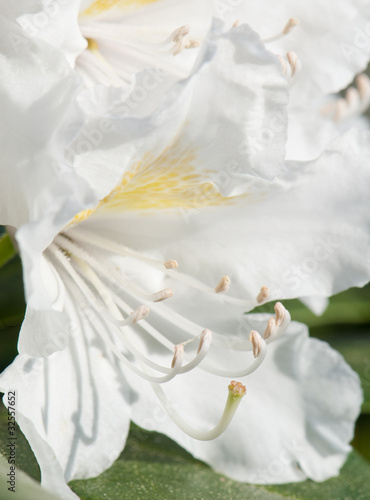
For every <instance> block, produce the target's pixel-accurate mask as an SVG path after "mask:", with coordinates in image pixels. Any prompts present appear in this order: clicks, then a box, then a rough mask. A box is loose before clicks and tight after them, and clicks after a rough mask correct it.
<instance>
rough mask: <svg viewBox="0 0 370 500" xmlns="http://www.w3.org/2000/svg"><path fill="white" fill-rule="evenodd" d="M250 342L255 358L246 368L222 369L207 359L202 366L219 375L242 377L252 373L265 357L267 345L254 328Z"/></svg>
mask: <svg viewBox="0 0 370 500" xmlns="http://www.w3.org/2000/svg"><path fill="white" fill-rule="evenodd" d="M249 342H250V343H251V344H252V347H253V355H254V358H255V359H254V361H253V362H252V363H251V364H250V365H249V366H247V367H246V368H243V369H242V370H235V368H234V369H231V370H221V369H220V368H218V367H215V366H213V365H211V364H210V363H207V361H206V362H205V363H203V365H202V368H204V369H205V370H206V371H207V372H209V373H213V375H218V376H219V377H235V378H241V377H246V376H247V375H250V374H251V373H253V372H254V371H256V370H257V368H258V367H259V366H260V365H261V363H262V361H263V360H264V359H265V357H266V353H267V345H266V342H265V341H264V339H263V338H262V337H261V335H260V334H259V333H258V332H256V331H254V330H253V331H252V332H251V333H250V335H249Z"/></svg>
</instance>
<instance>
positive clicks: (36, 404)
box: [0, 316, 130, 498]
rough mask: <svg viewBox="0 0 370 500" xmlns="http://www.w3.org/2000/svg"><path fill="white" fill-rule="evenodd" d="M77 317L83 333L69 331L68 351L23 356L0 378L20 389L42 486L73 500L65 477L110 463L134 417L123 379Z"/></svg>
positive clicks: (22, 416)
mask: <svg viewBox="0 0 370 500" xmlns="http://www.w3.org/2000/svg"><path fill="white" fill-rule="evenodd" d="M80 319H81V320H82V321H84V331H83V334H81V332H79V331H74V332H72V333H71V335H70V337H71V338H70V342H69V344H68V347H67V348H66V349H64V350H62V351H59V352H57V353H54V354H53V355H51V356H50V357H49V358H38V359H35V358H30V357H29V356H26V355H20V356H18V357H17V358H16V360H15V361H14V362H13V364H12V365H11V366H10V367H8V369H7V370H6V371H5V372H4V373H3V374H2V375H1V378H0V386H1V390H2V391H3V392H7V391H8V390H15V391H16V397H17V420H18V422H19V425H20V427H21V429H22V431H23V433H24V434H25V436H26V438H27V439H28V441H29V442H30V445H31V447H32V449H33V451H34V453H35V455H36V458H37V460H38V462H39V464H40V468H41V475H42V484H43V486H44V487H45V488H47V489H49V490H51V491H53V492H56V493H58V494H60V495H61V496H62V497H63V498H76V497H75V496H74V495H71V493H70V491H69V490H68V489H67V487H66V484H65V483H66V482H68V481H70V480H72V479H83V478H89V477H94V476H96V475H98V474H100V473H101V472H103V471H104V470H106V469H107V468H108V467H110V465H111V464H112V463H113V462H114V460H115V459H116V458H117V457H118V455H119V454H120V452H121V451H122V449H123V447H124V444H125V441H126V436H127V433H128V429H129V419H130V409H129V387H128V386H127V384H126V382H125V378H124V376H123V374H122V372H121V370H120V368H119V366H118V367H117V366H116V365H115V363H114V362H113V363H112V362H111V359H109V357H107V353H106V352H105V349H104V346H102V345H101V343H100V342H99V338H96V336H95V334H94V331H93V329H92V327H91V325H90V324H89V323H88V322H87V321H85V320H84V319H83V318H82V316H81V317H80ZM71 321H72V322H77V321H78V319H77V317H76V316H75V317H73V316H71ZM55 326H56V327H57V325H55ZM75 326H76V325H75ZM47 327H48V325H47V324H45V323H44V324H43V328H47ZM5 402H6V400H5Z"/></svg>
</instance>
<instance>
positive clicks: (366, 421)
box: [0, 228, 370, 500]
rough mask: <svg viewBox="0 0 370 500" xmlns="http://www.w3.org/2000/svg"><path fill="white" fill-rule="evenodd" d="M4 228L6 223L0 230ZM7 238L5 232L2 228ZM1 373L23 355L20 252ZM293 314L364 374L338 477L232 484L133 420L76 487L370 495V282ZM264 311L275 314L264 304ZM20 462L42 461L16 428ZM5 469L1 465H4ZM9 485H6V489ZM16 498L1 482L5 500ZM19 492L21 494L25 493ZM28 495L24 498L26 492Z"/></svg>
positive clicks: (1, 421)
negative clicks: (120, 442) (349, 449)
mask: <svg viewBox="0 0 370 500" xmlns="http://www.w3.org/2000/svg"><path fill="white" fill-rule="evenodd" d="M2 231H3V229H2V228H0V233H1V232H2ZM0 236H1V234H0ZM1 264H3V265H2V267H1V268H0V371H2V370H3V369H5V368H6V367H7V366H8V365H9V364H10V363H11V362H12V360H13V359H14V357H15V356H16V354H17V338H18V332H19V328H20V326H21V323H22V320H23V316H24V311H25V302H24V296H23V283H22V269H21V262H20V259H19V257H17V256H16V257H14V258H12V259H10V260H9V261H8V262H7V263H5V264H4V263H1V262H0V266H1ZM284 305H285V306H286V307H287V308H288V310H289V311H290V312H291V315H292V319H294V320H296V321H301V322H303V323H306V324H307V325H309V327H310V333H311V335H312V336H314V337H317V338H319V339H322V340H325V341H327V342H329V344H330V345H331V346H332V347H334V348H335V349H337V350H338V351H339V352H340V353H341V354H342V355H343V356H344V357H345V359H346V360H347V361H348V363H349V364H350V365H351V366H352V368H353V369H354V370H356V371H357V373H358V374H359V376H360V378H361V382H362V387H363V390H364V396H365V397H364V404H363V407H362V414H361V416H360V418H359V419H358V422H357V426H356V435H355V438H354V441H353V446H354V448H355V449H356V450H357V451H356V452H354V453H352V454H351V456H350V458H349V460H348V462H347V464H346V465H345V466H344V468H343V470H342V473H341V475H340V477H339V478H335V479H331V480H329V481H326V482H325V483H320V484H316V483H313V482H311V481H306V482H304V483H299V484H293V485H281V486H251V485H246V484H241V483H236V482H233V481H231V480H229V479H227V478H225V477H223V476H221V475H218V474H216V473H215V472H213V471H211V470H210V469H209V468H208V467H207V466H206V465H205V464H203V463H201V462H199V461H197V460H194V459H193V458H192V457H191V456H190V455H189V454H188V453H187V452H185V451H184V450H182V449H181V448H180V447H179V446H178V445H177V444H176V443H174V442H172V441H171V440H170V439H168V438H166V437H164V436H161V435H159V434H157V433H151V432H147V431H143V430H142V429H139V428H137V427H135V426H132V428H131V432H130V437H129V440H128V443H127V446H126V448H125V450H124V452H123V453H122V455H121V457H120V459H119V460H117V462H116V463H115V464H114V465H113V467H112V468H111V469H110V470H108V471H106V472H105V473H104V474H102V475H101V476H99V477H98V478H96V479H90V480H87V481H74V482H72V483H71V486H72V487H73V489H74V490H75V491H76V493H77V494H78V495H79V496H81V498H83V499H84V500H98V499H99V500H100V499H107V500H114V499H135V500H136V499H144V498H149V499H156V498H158V499H173V498H174V499H184V500H188V499H189V500H190V499H193V500H194V499H196V500H198V499H204V500H211V499H212V500H217V499H224V498H226V499H232V500H233V499H235V500H239V499H244V498H248V499H254V498H255V499H261V500H277V499H279V498H281V499H283V498H284V499H287V498H291V499H307V500H308V499H311V500H316V499H321V498H323V499H324V498H325V499H336V500H351V499H356V500H366V499H370V493H369V492H370V462H368V461H370V307H369V305H370V286H366V287H365V288H363V289H351V290H348V291H346V292H344V293H341V294H339V295H337V296H335V297H332V298H331V300H330V305H329V307H328V309H327V310H326V312H325V314H324V315H323V316H321V317H316V316H315V315H313V314H312V313H311V312H310V311H309V310H308V309H307V308H306V307H305V306H303V305H302V304H301V303H300V302H299V301H296V300H293V301H284ZM263 311H264V312H266V311H269V312H273V306H272V305H271V306H270V305H266V306H264V308H263ZM6 418H7V416H6V411H5V409H4V407H3V406H2V405H1V409H0V452H2V453H3V454H4V455H6V441H5V439H6V434H7V430H6V425H7V420H6ZM17 436H18V442H17V465H18V467H19V468H20V469H23V470H24V471H26V472H27V473H28V474H29V475H30V476H31V477H33V478H35V479H37V480H39V477H40V473H39V468H38V465H37V462H36V461H35V458H34V456H33V453H32V451H31V450H30V448H29V446H28V444H27V441H26V440H25V439H24V438H23V436H22V435H21V432H20V431H19V429H18V430H17ZM0 474H1V471H0ZM1 488H3V489H1ZM8 495H10V496H9V498H24V499H25V500H28V499H27V496H24V494H18V496H11V495H12V494H11V493H8V491H6V489H4V483H3V484H2V485H1V478H0V498H8ZM19 495H21V496H19ZM22 495H23V496H22Z"/></svg>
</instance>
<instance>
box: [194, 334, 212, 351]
mask: <svg viewBox="0 0 370 500" xmlns="http://www.w3.org/2000/svg"><path fill="white" fill-rule="evenodd" d="M211 340H212V332H211V330H208V328H206V329H205V330H203V331H202V334H201V336H200V342H199V346H198V350H197V354H199V353H200V351H201V350H202V349H203V348H204V346H205V345H206V344H207V343H209V344H210V343H211Z"/></svg>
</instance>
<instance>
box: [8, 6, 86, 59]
mask: <svg viewBox="0 0 370 500" xmlns="http://www.w3.org/2000/svg"><path fill="white" fill-rule="evenodd" d="M28 3H29V4H30V3H31V2H28ZM14 10H15V9H14ZM78 11H79V2H78V1H77V2H68V1H67V2H63V1H62V2H58V1H56V2H48V3H45V2H41V1H34V0H33V1H32V11H31V12H30V13H22V15H19V17H18V18H17V22H18V24H19V25H20V26H21V27H22V28H23V30H24V32H25V33H26V34H27V35H28V36H30V37H32V38H39V39H41V40H44V41H45V42H46V43H48V44H49V45H51V46H53V47H55V48H57V49H60V51H61V53H62V54H63V55H64V56H65V57H66V59H67V60H68V62H69V63H70V65H71V66H72V67H74V65H75V60H76V57H78V55H79V54H80V53H81V52H82V51H83V50H84V49H85V48H86V45H87V43H86V40H85V39H84V37H83V36H82V35H81V31H80V29H79V26H78ZM23 12H24V10H23Z"/></svg>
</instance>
